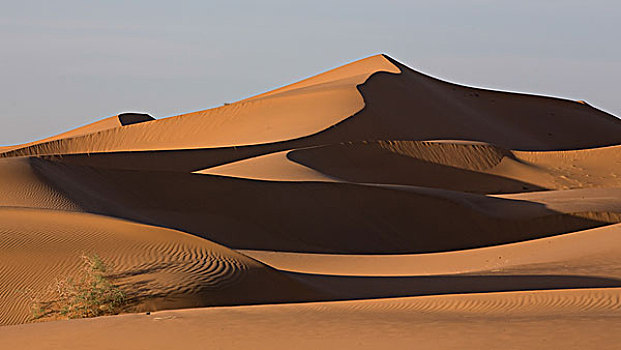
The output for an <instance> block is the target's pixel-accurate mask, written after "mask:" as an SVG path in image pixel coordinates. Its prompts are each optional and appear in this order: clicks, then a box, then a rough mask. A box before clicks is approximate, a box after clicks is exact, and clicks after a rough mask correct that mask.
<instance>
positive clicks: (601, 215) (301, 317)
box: [0, 55, 621, 349]
mask: <svg viewBox="0 0 621 350" xmlns="http://www.w3.org/2000/svg"><path fill="white" fill-rule="evenodd" d="M0 180H1V181H0V286H1V287H2V289H1V290H0V326H2V327H1V328H0V340H1V341H2V343H3V344H9V346H11V347H13V348H41V346H42V345H44V344H46V345H47V347H43V348H55V347H54V346H56V347H57V348H67V346H66V345H67V344H68V337H77V338H78V340H77V341H76V340H75V339H73V340H74V341H73V342H71V344H72V345H70V346H69V348H81V347H82V346H83V345H84V344H86V343H87V342H88V343H89V344H91V345H92V346H91V347H93V348H95V349H98V348H101V349H105V348H110V347H114V346H115V345H113V342H114V344H117V345H116V346H117V347H118V346H119V345H118V344H120V343H118V342H119V341H120V342H121V343H122V344H123V345H122V346H121V347H125V348H136V347H144V346H147V347H149V348H156V349H157V348H170V346H173V345H178V344H183V345H184V346H186V347H193V346H197V344H201V346H204V345H205V344H209V345H210V346H213V347H220V348H239V347H242V346H252V347H255V348H257V347H258V348H282V349H285V348H290V347H291V346H292V344H293V343H294V342H295V340H296V339H300V338H303V339H304V340H305V343H304V344H303V345H301V347H302V348H317V347H326V346H329V347H339V348H378V347H379V346H380V343H378V341H380V340H382V343H381V344H382V345H383V346H386V344H388V343H386V337H388V336H389V335H390V338H391V339H392V340H390V342H389V343H390V346H392V347H395V348H408V347H409V345H411V344H413V343H416V344H420V345H422V346H423V347H427V348H456V347H459V345H463V344H467V345H466V346H465V347H471V348H486V347H487V348H489V347H498V346H500V345H501V344H502V345H507V344H513V345H511V346H514V347H515V348H523V347H529V348H546V347H545V346H544V344H543V343H540V342H537V339H538V338H537V337H542V336H549V339H550V343H547V344H546V345H547V346H548V347H547V348H549V346H552V347H562V348H572V347H573V348H579V345H580V344H582V345H585V344H588V345H589V346H593V345H594V344H597V347H598V348H614V345H616V344H618V342H619V341H620V340H621V338H620V337H621V336H620V335H619V334H617V333H615V332H612V331H611V330H612V329H614V327H613V326H611V325H615V326H617V325H619V322H621V320H620V319H619V314H618V311H619V309H620V305H621V304H620V300H621V292H620V290H621V260H620V258H619V257H620V256H621V236H620V235H621V226H620V225H621V120H619V119H617V118H616V117H614V116H612V115H610V114H607V113H605V112H602V111H600V110H598V109H596V108H593V107H592V106H590V105H588V104H586V103H581V102H577V101H571V100H565V99H560V98H552V97H543V96H534V95H527V94H520V93H510V92H499V91H493V90H486V89H480V88H471V87H467V86H462V85H457V84H453V83H449V82H445V81H441V80H439V79H436V78H433V77H430V76H428V75H425V74H423V73H420V72H417V71H414V70H412V69H411V68H409V67H407V66H405V65H403V64H401V63H399V62H397V61H396V60H394V59H392V58H390V57H388V56H386V55H375V56H371V57H368V58H365V59H362V60H359V61H355V62H352V63H350V64H347V65H345V66H342V67H339V68H335V69H333V70H330V71H328V72H325V73H322V74H319V75H317V76H314V77H311V78H308V79H305V80H303V81H300V82H298V83H295V84H291V85H288V86H284V87H281V88H278V89H276V90H273V91H269V92H266V93H263V94H260V95H257V96H255V97H250V98H247V99H244V100H241V101H238V102H234V103H231V104H227V105H225V106H222V107H218V108H213V109H208V110H204V111H198V112H192V113H187V114H182V115H178V116H173V117H169V118H163V119H154V118H152V117H151V116H149V115H147V114H142V113H122V114H119V115H117V116H113V117H109V118H106V119H103V120H101V121H98V122H95V123H92V124H87V125H85V126H82V127H79V128H77V129H74V130H71V131H67V132H65V133H62V134H59V135H56V136H52V137H49V138H46V139H42V140H39V141H33V142H30V143H27V144H23V145H15V146H6V147H0ZM81 254H97V255H98V256H99V257H101V259H103V261H105V262H106V263H108V264H109V267H110V269H109V271H108V272H107V275H106V276H107V277H108V278H110V280H111V281H113V283H114V285H115V286H117V287H118V288H120V289H121V290H123V291H124V293H126V296H127V298H126V299H125V303H124V304H123V305H122V307H121V309H120V310H118V311H119V312H120V313H123V314H127V315H115V316H111V317H103V318H97V319H94V320H73V321H69V322H61V321H55V319H56V318H58V315H55V314H52V313H48V314H44V315H43V317H40V318H37V319H35V318H33V315H32V314H31V312H30V307H31V306H32V305H31V304H32V300H31V299H29V297H28V295H26V294H24V293H22V292H20V291H23V290H36V291H39V292H40V296H41V298H48V299H50V300H52V299H51V298H54V294H53V293H52V292H51V289H50V286H53V285H54V283H58V282H57V281H58V280H59V279H61V278H75V277H76V276H79V274H80V271H81V267H80V255H81ZM215 306H217V308H216V307H215ZM188 308H193V309H188ZM182 309H188V310H182ZM166 310H167V311H166ZM147 311H148V312H152V313H151V314H150V315H145V314H144V313H145V312H147ZM140 313H142V314H140ZM509 318H510V319H511V320H513V322H512V323H511V326H510V327H508V328H506V329H504V328H503V330H501V331H498V327H497V326H495V324H497V323H498V322H503V321H504V320H507V319H509ZM292 319H295V320H296V322H291V320H292ZM41 321H53V322H41ZM31 323H35V324H31ZM219 324H226V325H227V326H226V327H219V326H217V325H219ZM93 327H95V328H93ZM89 329H91V330H92V329H96V331H89ZM594 329H598V332H600V333H599V334H601V337H596V336H594V334H593V330H594ZM242 330H243V334H242V335H240V334H241V333H239V332H241V331H242ZM449 331H450V332H454V334H457V336H456V337H446V336H445V334H447V332H449ZM32 332H36V333H37V335H38V338H37V339H36V340H29V339H28V337H29V335H30V334H32ZM112 332H117V333H115V335H114V337H112V336H110V335H111V334H112ZM132 332H134V333H136V332H137V333H140V334H145V335H148V337H147V338H146V339H144V338H142V339H143V341H142V342H140V341H138V340H136V339H134V338H132V337H130V336H129V334H132ZM170 332H173V333H176V334H178V336H175V337H172V338H167V339H163V338H162V337H163V334H172V333H170ZM567 332H570V333H569V334H572V335H573V336H574V337H576V336H579V337H580V340H579V341H578V340H574V341H573V342H570V341H569V340H568V337H567V334H568V333H567ZM525 334H526V335H530V336H525ZM319 335H321V336H319ZM423 335H424V336H423ZM171 339H175V341H174V342H173V343H171ZM231 339H235V341H231ZM430 339H437V340H436V341H435V343H434V342H433V341H431V340H430ZM459 339H462V341H463V342H464V343H463V344H462V343H460V342H459ZM54 344H56V345H54ZM434 345H436V346H434ZM511 346H509V348H510V347H511ZM173 347H174V346H173ZM461 348H463V347H461Z"/></svg>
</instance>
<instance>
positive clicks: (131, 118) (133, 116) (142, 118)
mask: <svg viewBox="0 0 621 350" xmlns="http://www.w3.org/2000/svg"><path fill="white" fill-rule="evenodd" d="M126 117H128V118H126ZM151 120H154V118H153V117H151V116H149V115H147V114H137V113H124V114H119V115H115V116H112V117H108V118H105V119H102V120H100V121H97V122H94V123H91V124H87V125H84V126H81V127H79V128H76V129H72V130H69V131H67V132H63V133H61V134H58V135H54V136H50V137H46V138H44V139H41V140H37V141H34V142H28V143H25V144H21V145H15V146H7V147H0V152H8V151H12V150H16V149H22V148H27V147H31V146H33V145H37V144H42V143H46V142H50V141H54V140H61V139H67V138H74V137H79V136H84V135H88V134H93V133H97V132H100V131H104V130H110V129H115V128H120V127H122V126H126V125H131V124H137V123H143V122H146V121H151Z"/></svg>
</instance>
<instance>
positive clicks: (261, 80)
mask: <svg viewBox="0 0 621 350" xmlns="http://www.w3.org/2000/svg"><path fill="white" fill-rule="evenodd" d="M619 33H621V2H619V1H584V0H582V1H573V0H566V1H554V0H553V1H530V0H528V1H515V0H511V1H503V0H497V1H487V0H463V1H443V0H435V1H390V0H386V1H379V0H376V1H368V0H358V1H292V0H290V1H237V2H236V1H222V2H216V1H185V2H182V1H156V0H150V1H146V0H145V1H114V0H108V1H101V2H95V1H62V0H58V1H6V0H0V43H1V45H2V50H0V93H1V95H2V99H1V100H0V101H2V103H0V145H6V144H15V143H22V142H26V141H32V140H34V139H38V138H42V137H45V136H50V135H52V134H56V133H59V132H62V131H65V130H68V129H71V128H74V127H77V126H80V125H83V124H87V123H90V122H93V121H96V120H98V119H101V118H104V117H106V116H110V115H115V114H118V113H120V112H124V111H145V112H148V113H150V114H151V115H153V116H154V117H156V118H161V117H165V116H170V115H175V114H179V113H183V112H189V111H194V110H200V109H206V108H209V107H213V106H217V105H220V104H222V103H224V102H230V101H235V100H239V99H242V98H244V97H248V96H251V95H255V94H257V93H261V92H263V91H266V90H271V89H273V88H276V87H278V86H282V85H285V84H288V83H291V82H295V81H297V80H300V79H302V78H305V77H308V76H310V75H314V74H316V73H319V72H322V71H325V70H327V69H330V68H333V67H335V66H339V65H342V64H345V63H347V62H350V61H353V60H355V59H358V58H362V57H366V56H369V55H372V54H375V53H387V54H389V55H390V56H391V57H393V58H395V59H397V60H398V61H400V62H402V63H405V64H407V65H409V66H410V67H412V68H414V69H416V70H419V71H422V72H425V73H428V74H430V75H433V76H436V77H439V78H442V79H445V80H449V81H453V82H457V83H463V84H467V85H473V86H479V87H486V88H494V89H503V90H510V91H521V92H532V93H539V94H545V95H552V96H560V97H567V98H572V99H584V100H587V101H588V102H589V103H591V104H592V105H595V106H597V107H599V108H601V109H603V110H606V111H608V112H610V113H613V114H615V115H617V116H619V115H621V93H620V92H619V91H620V90H619V88H618V82H619V81H621V45H619Z"/></svg>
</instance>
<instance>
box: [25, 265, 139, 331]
mask: <svg viewBox="0 0 621 350" xmlns="http://www.w3.org/2000/svg"><path fill="white" fill-rule="evenodd" d="M81 258H82V262H83V268H82V271H81V272H82V273H81V276H80V277H79V278H78V279H74V278H71V277H66V278H62V279H57V280H56V282H55V284H54V285H53V287H51V288H50V289H51V293H47V294H48V295H49V294H52V295H53V297H52V298H51V299H52V300H50V301H46V302H42V301H41V300H42V298H41V297H40V296H39V295H38V294H37V293H34V292H33V291H32V290H27V291H26V292H25V293H24V294H25V295H27V296H28V298H30V300H31V313H32V316H33V318H34V319H40V318H42V317H48V316H49V317H55V318H87V317H96V316H102V315H112V314H116V313H118V312H119V311H120V310H121V309H122V307H123V306H124V305H125V304H126V302H127V296H126V294H125V293H124V292H123V291H122V290H121V289H119V288H118V287H117V286H116V285H114V283H112V279H111V278H110V277H109V276H108V275H107V272H108V266H107V265H106V264H105V263H104V261H103V260H102V259H101V258H100V257H99V256H98V255H96V254H95V255H86V254H83V255H82V257H81Z"/></svg>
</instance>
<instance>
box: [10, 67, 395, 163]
mask: <svg viewBox="0 0 621 350" xmlns="http://www.w3.org/2000/svg"><path fill="white" fill-rule="evenodd" d="M378 72H388V73H393V74H400V73H401V70H399V69H398V68H397V67H396V66H395V65H394V64H392V63H391V62H390V61H389V60H387V59H386V58H385V57H384V56H383V55H375V56H371V57H369V58H366V59H363V60H359V61H356V62H353V63H350V64H347V65H345V66H342V67H339V68H336V69H333V70H331V71H328V72H326V73H322V74H319V75H318V76H315V77H311V78H308V79H306V80H303V81H301V82H299V83H295V84H292V85H289V86H286V87H283V88H280V89H277V90H274V91H271V92H268V93H265V94H262V95H258V96H255V97H251V98H249V99H245V100H242V101H239V102H235V103H232V104H229V105H225V106H223V107H218V108H213V109H208V110H205V111H200V112H194V113H189V114H183V115H179V116H175V117H169V118H165V119H159V120H156V121H154V122H151V123H148V125H140V124H137V125H129V126H127V127H125V128H122V129H119V128H116V129H112V130H103V131H99V132H96V133H92V134H87V135H83V136H81V137H70V138H65V139H61V140H56V141H54V140H52V141H49V142H45V143H41V144H38V145H34V146H32V147H25V148H23V149H16V150H13V151H12V152H9V153H7V152H5V153H4V156H11V155H17V156H20V155H21V156H23V155H44V154H59V153H60V154H73V153H97V152H114V151H116V152H118V151H145V150H163V149H195V148H214V147H230V146H242V145H253V144H263V143H270V142H279V141H287V140H291V139H297V138H301V137H304V136H309V135H312V134H316V133H318V132H320V131H322V130H325V129H327V128H329V127H331V126H333V125H335V124H337V123H339V122H340V121H342V120H344V119H347V118H349V117H351V116H352V115H354V114H356V113H357V112H358V111H360V110H361V109H362V108H364V106H365V103H364V98H363V96H362V95H361V94H360V92H359V91H358V89H357V87H358V85H360V84H363V83H364V82H365V81H366V80H367V79H368V78H369V77H370V76H371V75H373V74H375V73H378ZM318 101H321V102H320V103H319V102H318ZM181 135H182V137H181Z"/></svg>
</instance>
